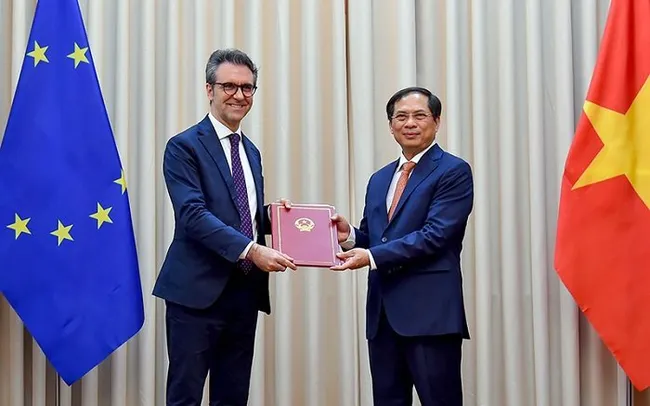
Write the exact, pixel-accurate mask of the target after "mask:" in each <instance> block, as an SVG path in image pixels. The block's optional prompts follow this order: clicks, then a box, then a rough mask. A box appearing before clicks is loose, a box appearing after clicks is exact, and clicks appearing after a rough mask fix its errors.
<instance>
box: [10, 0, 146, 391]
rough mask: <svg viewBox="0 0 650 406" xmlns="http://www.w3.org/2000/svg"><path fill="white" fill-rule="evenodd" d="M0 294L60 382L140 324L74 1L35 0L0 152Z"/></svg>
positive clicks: (119, 177)
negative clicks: (29, 31) (18, 318)
mask: <svg viewBox="0 0 650 406" xmlns="http://www.w3.org/2000/svg"><path fill="white" fill-rule="evenodd" d="M0 291H1V292H2V294H3V295H4V296H5V298H6V299H7V301H8V302H9V304H10V305H11V306H12V307H13V308H14V310H15V311H16V313H17V314H18V316H19V317H20V318H21V319H22V321H23V323H24V324H25V326H26V328H27V329H28V330H29V332H30V333H31V334H32V336H33V337H34V339H35V340H36V342H37V343H38V345H39V346H40V347H41V348H42V350H43V352H44V354H45V356H46V357H47V359H48V360H49V361H50V363H51V364H52V365H53V367H54V368H55V369H56V370H57V372H58V373H59V374H60V376H61V377H62V379H63V380H64V381H65V382H67V383H68V384H72V383H73V382H74V381H76V380H78V379H80V378H81V377H83V376H84V375H85V374H86V373H87V372H88V371H90V370H91V369H93V368H94V367H95V366H97V365H98V364H99V363H101V362H102V361H103V360H104V359H105V358H106V357H108V356H109V355H110V354H111V353H112V352H113V351H115V350H116V349H117V348H118V347H120V346H121V345H123V344H124V343H125V342H127V341H128V340H129V339H130V338H131V337H133V336H134V335H135V334H136V333H137V332H138V331H139V330H140V328H141V327H142V325H143V323H144V309H143V299H142V288H141V282H140V276H139V271H138V260H137V253H136V245H135V237H134V233H133V226H132V220H131V213H130V208H129V199H128V192H127V187H126V181H125V175H124V171H123V170H122V165H121V163H120V158H119V154H118V151H117V147H116V144H115V140H114V138H113V132H112V129H111V125H110V122H109V118H108V114H107V112H106V108H105V106H104V101H103V98H102V94H101V90H100V86H99V82H98V79H97V74H96V71H95V67H94V64H93V58H92V54H91V52H90V47H89V45H88V39H87V36H86V31H85V28H84V24H83V19H82V15H81V11H80V9H79V5H78V4H77V0H40V1H39V2H38V4H37V6H36V11H35V15H34V20H33V23H32V28H31V33H30V36H29V40H28V43H27V50H26V52H25V56H24V61H23V65H22V69H21V72H20V78H19V81H18V85H17V88H16V92H15V95H14V99H13V103H12V106H11V110H10V113H9V119H8V122H7V127H6V130H5V132H4V136H3V138H2V144H1V145H0Z"/></svg>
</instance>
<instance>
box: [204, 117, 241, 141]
mask: <svg viewBox="0 0 650 406" xmlns="http://www.w3.org/2000/svg"><path fill="white" fill-rule="evenodd" d="M208 117H210V122H211V123H212V126H213V127H214V131H215V132H216V133H217V137H218V138H219V139H220V140H223V139H224V138H228V137H229V136H230V134H232V133H233V132H232V131H230V128H228V127H226V126H225V125H223V124H222V123H221V122H220V121H219V120H217V119H216V118H215V117H214V116H213V115H212V112H210V113H208ZM235 132H236V133H237V134H239V136H241V126H240V127H239V128H238V129H237V131H235Z"/></svg>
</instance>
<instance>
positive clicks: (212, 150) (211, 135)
mask: <svg viewBox="0 0 650 406" xmlns="http://www.w3.org/2000/svg"><path fill="white" fill-rule="evenodd" d="M199 132H200V133H201V137H199V140H200V141H201V143H202V144H203V146H204V147H205V149H206V150H207V151H208V153H209V154H210V156H211V157H212V160H213V161H214V163H215V164H216V165H217V168H219V172H220V173H221V177H223V180H224V181H225V182H226V185H227V186H228V192H229V193H230V197H231V198H232V201H233V203H235V205H236V204H237V202H236V200H235V183H234V182H233V180H232V174H231V173H230V167H229V166H228V161H227V160H226V153H225V152H224V151H223V147H222V146H221V142H220V141H219V137H218V136H217V132H216V131H214V127H213V126H212V123H211V122H210V119H209V118H208V116H206V117H205V118H204V119H203V121H201V122H200V123H199Z"/></svg>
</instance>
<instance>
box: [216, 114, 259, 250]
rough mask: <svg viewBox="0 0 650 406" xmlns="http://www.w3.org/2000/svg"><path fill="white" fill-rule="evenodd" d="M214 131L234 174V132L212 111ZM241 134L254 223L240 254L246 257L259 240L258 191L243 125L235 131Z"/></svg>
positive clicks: (241, 150)
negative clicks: (231, 144)
mask: <svg viewBox="0 0 650 406" xmlns="http://www.w3.org/2000/svg"><path fill="white" fill-rule="evenodd" d="M208 116H209V117H210V121H211V122H212V126H213V127H214V131H216V133H217V137H219V141H220V142H221V146H222V147H223V152H224V153H225V154H226V161H228V167H229V168H230V173H231V174H232V157H231V156H230V153H231V148H230V134H233V131H230V129H229V128H228V127H226V126H225V125H223V124H222V123H221V122H219V121H218V120H217V119H216V118H215V117H214V116H213V115H212V113H210V114H208ZM235 132H236V133H237V134H239V136H240V141H239V158H240V160H241V166H242V169H243V170H244V180H245V181H246V191H247V192H248V206H249V208H250V211H251V220H252V224H253V241H251V242H250V243H249V244H248V245H247V246H246V248H245V249H244V251H242V253H241V254H240V255H239V258H245V257H246V255H247V254H248V251H249V250H250V249H251V246H253V243H254V242H255V241H257V219H256V214H257V192H256V191H255V179H254V178H253V171H252V170H251V165H250V162H249V161H248V156H247V155H246V150H245V149H244V136H243V135H242V132H241V127H239V128H238V129H237V131H235Z"/></svg>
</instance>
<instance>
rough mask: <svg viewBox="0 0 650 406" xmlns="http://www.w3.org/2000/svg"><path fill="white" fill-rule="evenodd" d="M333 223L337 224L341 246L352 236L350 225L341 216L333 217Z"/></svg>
mask: <svg viewBox="0 0 650 406" xmlns="http://www.w3.org/2000/svg"><path fill="white" fill-rule="evenodd" d="M332 223H334V224H336V234H337V237H338V240H339V244H340V243H342V242H344V241H345V240H347V239H348V237H349V236H350V223H349V222H348V221H347V220H346V219H345V217H343V216H341V215H340V214H335V215H333V216H332Z"/></svg>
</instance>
